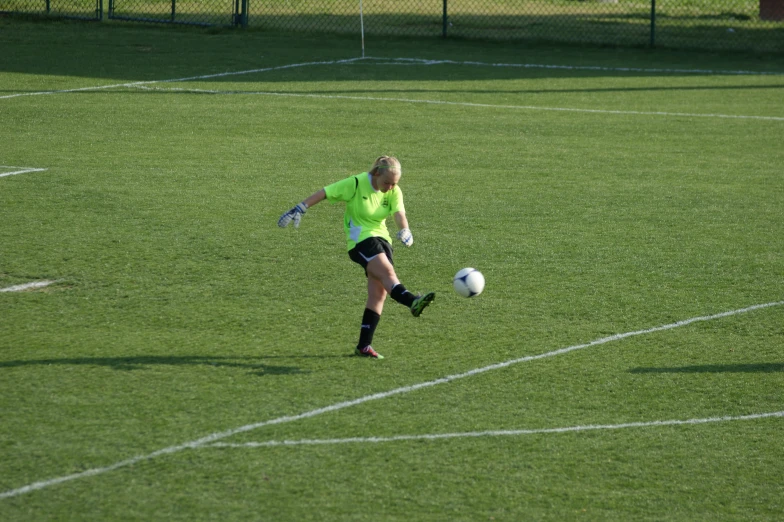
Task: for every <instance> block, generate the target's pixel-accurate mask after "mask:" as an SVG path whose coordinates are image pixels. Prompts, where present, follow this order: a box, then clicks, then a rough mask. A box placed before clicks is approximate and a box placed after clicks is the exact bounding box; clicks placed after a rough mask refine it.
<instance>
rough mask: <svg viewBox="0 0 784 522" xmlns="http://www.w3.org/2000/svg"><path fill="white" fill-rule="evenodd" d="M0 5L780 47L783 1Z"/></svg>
mask: <svg viewBox="0 0 784 522" xmlns="http://www.w3.org/2000/svg"><path fill="white" fill-rule="evenodd" d="M104 10H106V11H105V12H104ZM0 12H14V13H32V14H40V15H49V16H58V17H70V18H86V19H93V20H101V19H109V20H126V21H142V22H160V23H175V24H196V25H219V26H231V25H238V26H246V27H254V28H260V29H263V30H268V31H277V32H307V33H343V34H359V33H360V31H364V33H365V35H367V36H373V35H376V36H382V35H394V36H421V37H443V38H473V39H491V40H499V39H500V40H528V41H544V42H571V43H589V44H599V45H619V46H655V47H669V48H690V49H715V50H718V49H733V50H753V51H773V52H784V0H426V1H422V0H395V1H392V0H0ZM104 15H105V16H104Z"/></svg>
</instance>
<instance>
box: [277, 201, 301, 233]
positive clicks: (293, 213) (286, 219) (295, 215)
mask: <svg viewBox="0 0 784 522" xmlns="http://www.w3.org/2000/svg"><path fill="white" fill-rule="evenodd" d="M307 210H308V206H307V205H306V204H305V202H304V201H303V202H302V203H297V206H296V207H294V208H292V209H291V210H289V211H288V212H286V213H285V214H283V215H282V216H280V219H279V220H278V226H279V227H280V228H286V227H287V226H289V223H291V222H292V221H293V222H294V228H299V220H300V219H302V214H304V213H305V211H307Z"/></svg>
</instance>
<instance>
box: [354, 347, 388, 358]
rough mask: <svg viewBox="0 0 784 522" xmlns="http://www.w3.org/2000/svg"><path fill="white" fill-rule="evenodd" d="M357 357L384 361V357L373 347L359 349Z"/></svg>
mask: <svg viewBox="0 0 784 522" xmlns="http://www.w3.org/2000/svg"><path fill="white" fill-rule="evenodd" d="M357 355H359V356H362V357H372V358H374V359H383V358H384V356H383V355H381V354H380V353H378V352H377V351H375V350H374V349H373V347H372V346H365V347H364V348H357Z"/></svg>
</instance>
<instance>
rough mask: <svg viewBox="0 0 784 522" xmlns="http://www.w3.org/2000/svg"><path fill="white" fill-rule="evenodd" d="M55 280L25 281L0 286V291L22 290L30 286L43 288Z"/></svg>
mask: <svg viewBox="0 0 784 522" xmlns="http://www.w3.org/2000/svg"><path fill="white" fill-rule="evenodd" d="M54 282H55V281H35V282H32V283H25V284H23V285H15V286H9V287H7V288H0V292H21V291H22V290H28V289H30V288H42V287H44V286H49V285H51V284H52V283H54Z"/></svg>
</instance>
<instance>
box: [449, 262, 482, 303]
mask: <svg viewBox="0 0 784 522" xmlns="http://www.w3.org/2000/svg"><path fill="white" fill-rule="evenodd" d="M452 285H453V286H454V287H455V292H457V293H458V294H460V295H462V296H463V297H474V296H475V295H479V294H481V293H482V290H484V289H485V276H483V275H482V272H480V271H479V270H477V269H476V268H464V269H462V270H460V271H459V272H458V273H456V274H455V278H454V280H453V281H452Z"/></svg>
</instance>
